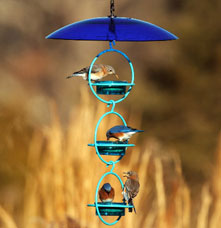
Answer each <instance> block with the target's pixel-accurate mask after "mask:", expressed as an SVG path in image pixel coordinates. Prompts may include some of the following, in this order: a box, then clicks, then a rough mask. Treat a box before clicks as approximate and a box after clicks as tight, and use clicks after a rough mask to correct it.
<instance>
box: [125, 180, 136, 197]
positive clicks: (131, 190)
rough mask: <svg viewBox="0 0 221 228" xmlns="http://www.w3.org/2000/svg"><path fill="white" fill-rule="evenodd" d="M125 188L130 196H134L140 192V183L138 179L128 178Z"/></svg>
mask: <svg viewBox="0 0 221 228" xmlns="http://www.w3.org/2000/svg"><path fill="white" fill-rule="evenodd" d="M125 188H126V191H127V193H128V195H129V197H130V198H134V197H135V196H136V195H137V193H138V192H139V188H140V184H139V182H138V181H136V180H131V179H127V180H126V182H125Z"/></svg>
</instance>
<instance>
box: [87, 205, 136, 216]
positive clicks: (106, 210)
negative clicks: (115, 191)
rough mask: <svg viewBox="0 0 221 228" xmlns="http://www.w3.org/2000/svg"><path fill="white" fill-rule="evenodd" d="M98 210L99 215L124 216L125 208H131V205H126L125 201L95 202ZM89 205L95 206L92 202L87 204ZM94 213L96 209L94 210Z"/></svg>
mask: <svg viewBox="0 0 221 228" xmlns="http://www.w3.org/2000/svg"><path fill="white" fill-rule="evenodd" d="M97 204H98V210H99V212H100V214H101V216H124V215H125V208H133V206H132V205H127V204H126V203H101V202H100V203H97ZM88 206H89V207H95V203H94V204H88ZM96 215H98V214H97V210H96Z"/></svg>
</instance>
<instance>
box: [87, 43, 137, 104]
mask: <svg viewBox="0 0 221 228" xmlns="http://www.w3.org/2000/svg"><path fill="white" fill-rule="evenodd" d="M107 52H117V53H119V54H121V55H122V56H123V57H124V58H125V59H126V60H127V61H128V63H129V65H130V68H131V82H130V83H129V84H128V85H129V86H130V87H129V89H128V91H127V92H126V93H125V94H124V96H123V97H122V98H120V99H118V100H116V101H115V103H119V102H121V101H123V100H124V99H125V98H126V97H127V96H128V95H129V93H130V91H131V89H132V87H133V85H134V68H133V65H132V63H131V61H130V59H129V58H128V56H127V55H126V54H124V53H123V52H122V51H120V50H117V49H114V48H112V45H111V43H110V49H106V50H104V51H102V52H100V53H99V54H98V55H97V56H96V57H95V58H94V59H93V61H92V63H91V65H90V67H89V72H88V84H89V86H90V89H91V91H92V92H93V94H94V95H95V97H96V98H97V99H99V100H100V101H102V102H103V103H106V104H110V101H111V100H109V101H107V100H104V99H102V98H101V97H100V96H98V95H97V93H96V92H95V90H94V88H93V84H94V83H92V82H91V70H92V67H93V65H94V63H95V62H96V60H97V59H98V58H99V57H100V56H101V55H103V54H104V53H107Z"/></svg>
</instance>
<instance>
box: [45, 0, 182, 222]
mask: <svg viewBox="0 0 221 228" xmlns="http://www.w3.org/2000/svg"><path fill="white" fill-rule="evenodd" d="M114 10H115V9H114V0H110V16H108V17H99V18H92V19H87V20H82V21H79V22H75V23H72V24H69V25H66V26H64V27H63V28H60V29H58V30H56V31H54V32H53V33H51V34H50V35H48V36H47V37H46V38H47V39H62V40H91V41H108V42H109V48H108V49H106V50H104V51H102V52H100V53H99V54H98V55H97V56H96V57H95V58H94V59H93V61H92V62H91V64H90V68H89V72H88V84H89V87H90V89H91V91H92V93H93V94H94V95H95V96H96V98H97V99H98V100H100V101H101V102H103V103H105V104H107V105H108V106H112V108H111V111H109V112H107V113H105V114H104V115H102V116H101V118H100V119H99V121H98V123H97V126H96V128H95V134H94V143H93V144H88V146H91V147H94V148H95V151H96V154H97V155H98V157H99V158H100V160H101V161H102V162H103V163H105V164H106V165H107V166H112V168H111V171H110V172H107V173H105V174H104V175H103V176H102V177H101V178H100V180H99V182H98V184H97V187H96V193H95V202H94V204H88V206H89V207H95V208H96V215H98V216H99V218H100V220H101V221H102V222H103V223H104V224H106V225H114V224H116V223H117V222H118V221H119V220H120V218H121V217H122V216H124V215H125V208H130V209H131V208H133V206H132V205H128V204H127V203H126V202H124V201H122V202H112V203H102V202H98V198H97V197H98V191H99V186H100V184H101V181H102V180H103V178H104V177H106V176H107V175H114V176H115V177H117V178H118V180H119V182H120V184H121V188H122V190H123V189H124V185H123V182H122V180H121V178H120V177H119V176H118V175H117V174H116V173H114V172H113V169H114V167H115V164H116V163H117V162H119V161H120V160H121V159H122V158H123V156H124V155H125V154H126V150H127V148H128V147H134V146H135V145H134V144H129V143H128V142H111V141H98V140H97V131H98V127H99V125H100V123H101V121H102V120H103V118H104V117H105V116H107V115H109V114H110V115H117V116H118V117H119V118H120V119H121V120H122V122H123V124H124V125H125V126H127V124H126V121H125V120H124V118H123V117H122V116H121V115H120V114H119V113H117V112H115V111H114V108H115V105H116V104H117V103H119V102H121V101H123V100H124V99H125V98H126V97H127V96H128V95H129V93H130V92H131V89H132V87H133V86H134V85H135V84H134V69H133V65H132V62H131V61H130V59H129V57H128V56H127V55H126V54H125V53H123V52H122V51H120V50H117V49H114V48H113V45H115V42H116V41H117V42H121V41H130V42H141V41H142V42H143V41H168V40H176V39H178V38H177V37H176V36H175V35H173V34H172V33H170V32H168V31H167V30H165V29H163V28H161V27H159V26H156V25H154V24H151V23H149V22H145V21H142V20H138V19H134V18H128V17H117V16H115V15H114ZM108 52H116V53H118V54H120V55H121V56H122V57H123V58H125V59H126V60H127V62H128V64H129V66H130V69H131V81H130V82H127V81H96V82H92V81H91V70H92V67H93V65H94V63H95V62H96V61H97V59H98V58H99V57H100V56H101V55H103V54H105V53H108ZM94 87H96V89H94ZM99 95H122V97H121V98H119V99H116V100H113V99H109V100H108V99H107V100H105V99H104V98H101V97H100V96H99ZM109 155H112V156H113V155H116V156H119V158H118V159H117V160H116V161H106V160H105V159H104V158H103V157H102V156H109ZM103 216H118V218H117V219H116V220H115V221H114V222H112V223H109V222H106V221H105V220H104V219H103Z"/></svg>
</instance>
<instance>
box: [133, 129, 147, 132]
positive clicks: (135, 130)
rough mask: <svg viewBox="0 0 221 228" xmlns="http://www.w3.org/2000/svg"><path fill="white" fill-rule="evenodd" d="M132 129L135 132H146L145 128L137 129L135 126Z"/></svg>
mask: <svg viewBox="0 0 221 228" xmlns="http://www.w3.org/2000/svg"><path fill="white" fill-rule="evenodd" d="M131 130H132V131H134V132H144V131H143V130H137V129H135V128H131Z"/></svg>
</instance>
